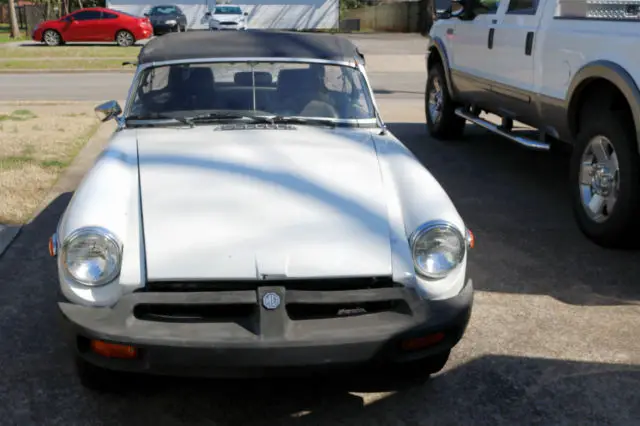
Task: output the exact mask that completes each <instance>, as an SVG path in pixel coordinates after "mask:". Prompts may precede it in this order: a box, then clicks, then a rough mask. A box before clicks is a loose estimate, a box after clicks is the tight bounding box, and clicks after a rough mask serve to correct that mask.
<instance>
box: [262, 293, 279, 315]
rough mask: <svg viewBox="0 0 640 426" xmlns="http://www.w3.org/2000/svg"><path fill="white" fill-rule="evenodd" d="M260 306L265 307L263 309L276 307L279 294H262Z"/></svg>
mask: <svg viewBox="0 0 640 426" xmlns="http://www.w3.org/2000/svg"><path fill="white" fill-rule="evenodd" d="M262 306H264V307H265V309H269V310H270V311H272V310H274V309H276V308H277V307H278V306H280V296H278V295H277V294H276V293H267V294H265V295H264V296H262Z"/></svg>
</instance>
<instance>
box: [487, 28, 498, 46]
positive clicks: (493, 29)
mask: <svg viewBox="0 0 640 426" xmlns="http://www.w3.org/2000/svg"><path fill="white" fill-rule="evenodd" d="M495 30H496V29H495V28H490V29H489V38H488V39H487V47H488V48H489V49H493V33H494V32H495Z"/></svg>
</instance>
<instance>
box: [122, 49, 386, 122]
mask: <svg viewBox="0 0 640 426" xmlns="http://www.w3.org/2000/svg"><path fill="white" fill-rule="evenodd" d="M136 85H137V87H136V88H135V90H134V96H133V100H132V102H131V107H130V108H129V112H128V114H127V116H128V118H133V117H135V118H137V119H144V118H149V119H151V118H158V117H160V116H161V117H162V118H185V117H186V118H189V117H194V116H199V117H202V116H204V115H208V116H209V117H212V116H214V115H215V116H217V117H216V118H217V119H220V120H222V119H224V118H225V117H226V119H227V120H232V119H240V117H241V116H245V118H246V116H252V117H258V116H261V117H306V118H314V119H323V121H325V122H327V121H332V122H334V123H335V122H340V123H342V124H346V125H362V124H363V123H362V122H361V121H362V120H368V121H369V122H371V121H372V119H373V123H375V118H376V114H375V109H374V106H373V100H372V98H371V95H370V92H369V88H368V86H367V84H366V80H365V78H364V76H363V74H362V73H361V72H360V71H359V70H358V69H357V68H353V67H349V66H343V65H334V64H324V63H323V64H318V63H300V62H251V63H249V62H215V63H206V64H202V63H198V64H176V65H163V66H157V67H153V68H148V69H146V70H144V71H142V73H141V74H140V77H139V79H137V84H136ZM356 120H360V121H356ZM306 121H310V120H306ZM315 121H316V122H317V121H318V120H315Z"/></svg>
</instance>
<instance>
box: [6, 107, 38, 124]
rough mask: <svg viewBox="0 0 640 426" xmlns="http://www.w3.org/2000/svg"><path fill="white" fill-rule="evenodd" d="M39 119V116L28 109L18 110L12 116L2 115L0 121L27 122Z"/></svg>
mask: <svg viewBox="0 0 640 426" xmlns="http://www.w3.org/2000/svg"><path fill="white" fill-rule="evenodd" d="M37 117H38V116H37V115H35V114H34V113H33V112H31V111H29V110H28V109H17V110H15V111H13V112H12V113H11V114H0V121H25V120H30V119H32V118H37Z"/></svg>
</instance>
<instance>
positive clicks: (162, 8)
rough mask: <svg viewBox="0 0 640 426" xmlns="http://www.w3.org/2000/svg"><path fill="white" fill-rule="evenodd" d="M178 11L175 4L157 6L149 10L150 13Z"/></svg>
mask: <svg viewBox="0 0 640 426" xmlns="http://www.w3.org/2000/svg"><path fill="white" fill-rule="evenodd" d="M176 13H177V10H176V8H175V6H156V7H154V8H153V9H151V11H150V12H149V15H174V14H176Z"/></svg>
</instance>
